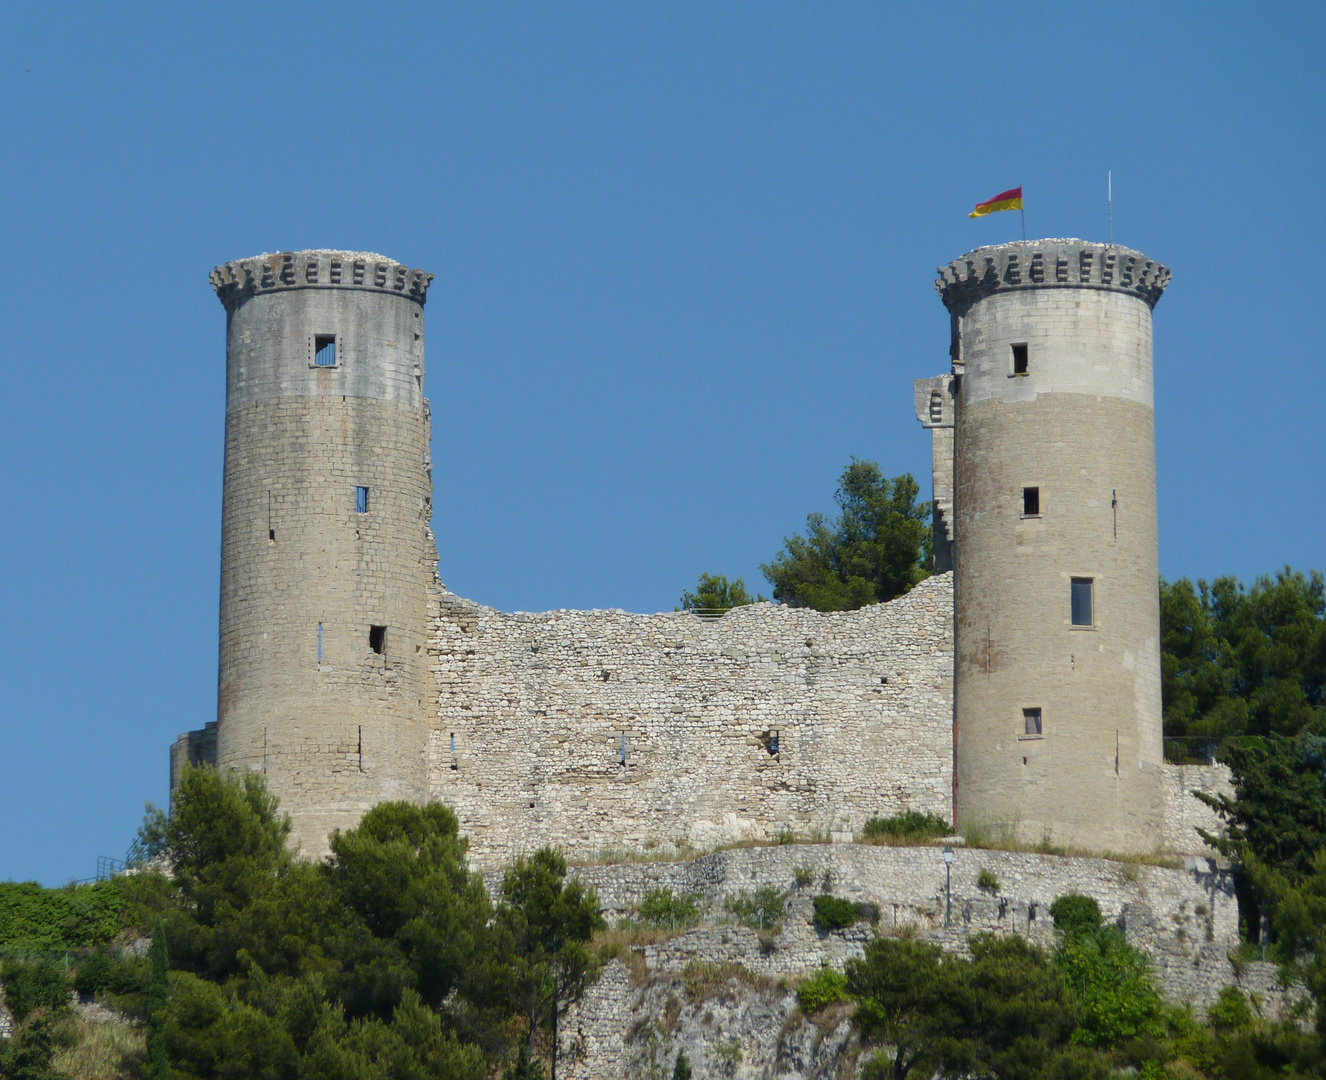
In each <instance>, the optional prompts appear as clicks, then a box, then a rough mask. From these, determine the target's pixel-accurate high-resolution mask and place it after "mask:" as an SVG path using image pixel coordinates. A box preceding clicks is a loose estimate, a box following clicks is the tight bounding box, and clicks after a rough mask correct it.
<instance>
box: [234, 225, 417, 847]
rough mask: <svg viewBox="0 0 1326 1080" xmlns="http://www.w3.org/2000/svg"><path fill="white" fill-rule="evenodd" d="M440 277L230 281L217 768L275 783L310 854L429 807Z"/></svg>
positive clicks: (360, 265)
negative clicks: (381, 807) (356, 828)
mask: <svg viewBox="0 0 1326 1080" xmlns="http://www.w3.org/2000/svg"><path fill="white" fill-rule="evenodd" d="M431 280H432V275H431V274H425V273H423V272H422V271H419V270H411V269H409V268H407V267H405V266H402V265H400V264H399V263H396V262H393V261H391V260H390V259H385V258H383V257H382V256H380V255H371V254H366V253H363V252H354V251H300V252H293V253H282V254H278V255H261V256H258V257H257V258H253V259H242V260H240V261H238V262H230V263H226V264H225V265H224V266H219V267H217V268H216V269H215V270H214V271H213V272H212V275H211V281H212V285H213V287H214V288H215V289H216V292H217V295H218V296H219V297H220V299H221V302H222V303H223V304H224V305H225V309H226V460H225V481H224V492H223V496H222V519H221V649H220V653H221V655H220V676H219V687H218V695H217V751H216V756H217V764H218V765H219V766H220V767H221V768H233V769H252V770H255V771H261V772H263V773H265V774H266V776H267V780H268V784H269V786H270V788H271V790H272V791H273V792H274V793H275V794H277V795H278V796H280V798H281V804H282V808H283V809H284V810H286V811H288V812H289V813H290V815H291V817H292V818H293V821H294V839H295V840H297V841H298V842H299V843H300V845H301V847H302V850H303V851H304V853H305V854H308V855H312V856H320V855H322V854H325V852H326V851H327V834H328V833H329V831H330V830H332V829H334V828H338V827H339V828H346V827H349V826H351V825H353V824H354V823H355V822H356V821H357V820H358V818H359V816H360V815H361V814H362V813H363V812H364V811H365V810H366V809H368V808H369V807H370V806H372V805H373V804H374V803H376V802H379V801H381V800H383V799H394V798H401V799H412V800H422V799H423V798H424V797H425V795H426V783H425V769H424V752H425V743H426V722H425V714H426V709H425V704H426V701H427V699H428V696H429V695H428V691H427V681H428V677H429V675H428V667H427V649H426V647H425V641H426V632H427V626H428V610H429V592H430V587H431V584H432V582H433V580H434V578H435V575H436V567H437V554H436V549H435V545H434V541H433V534H432V531H431V529H430V526H429V519H430V517H431V516H432V462H431V461H430V459H429V427H430V420H429V409H428V403H427V401H426V400H425V399H424V394H423V378H424V299H425V294H426V292H427V289H428V284H429V282H430V281H431Z"/></svg>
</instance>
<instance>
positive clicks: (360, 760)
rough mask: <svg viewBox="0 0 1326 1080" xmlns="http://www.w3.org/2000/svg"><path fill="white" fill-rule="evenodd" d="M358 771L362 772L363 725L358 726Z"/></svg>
mask: <svg viewBox="0 0 1326 1080" xmlns="http://www.w3.org/2000/svg"><path fill="white" fill-rule="evenodd" d="M359 771H360V772H363V771H364V725H363V724H360V725H359Z"/></svg>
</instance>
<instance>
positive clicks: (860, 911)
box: [856, 900, 879, 926]
mask: <svg viewBox="0 0 1326 1080" xmlns="http://www.w3.org/2000/svg"><path fill="white" fill-rule="evenodd" d="M856 919H857V922H868V923H870V925H871V926H878V925H879V905H878V904H875V903H872V902H870V901H868V900H865V901H862V902H861V903H859V904H857V905H856Z"/></svg>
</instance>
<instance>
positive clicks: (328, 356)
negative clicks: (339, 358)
mask: <svg viewBox="0 0 1326 1080" xmlns="http://www.w3.org/2000/svg"><path fill="white" fill-rule="evenodd" d="M313 363H314V364H315V365H316V366H317V367H335V366H336V335H335V334H317V335H315V336H314V338H313Z"/></svg>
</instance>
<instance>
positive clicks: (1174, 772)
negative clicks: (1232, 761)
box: [1164, 762, 1234, 854]
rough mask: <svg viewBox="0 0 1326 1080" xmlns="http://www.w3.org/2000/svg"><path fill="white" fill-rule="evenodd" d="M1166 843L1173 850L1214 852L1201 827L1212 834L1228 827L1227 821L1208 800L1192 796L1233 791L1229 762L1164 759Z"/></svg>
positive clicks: (1196, 852)
mask: <svg viewBox="0 0 1326 1080" xmlns="http://www.w3.org/2000/svg"><path fill="white" fill-rule="evenodd" d="M1164 776H1165V847H1166V848H1167V849H1168V850H1170V851H1181V852H1188V853H1192V854H1199V853H1203V852H1205V853H1207V854H1215V853H1214V852H1213V851H1211V849H1210V848H1208V847H1207V846H1206V844H1205V842H1204V841H1203V840H1202V838H1201V837H1200V836H1198V835H1197V830H1198V829H1199V828H1201V829H1205V830H1206V831H1207V832H1209V833H1210V834H1211V835H1212V836H1219V835H1220V834H1221V833H1223V832H1224V831H1225V823H1224V822H1223V821H1222V820H1221V819H1220V817H1219V815H1218V814H1216V812H1215V811H1214V810H1212V809H1211V808H1210V807H1209V806H1207V805H1206V803H1204V802H1201V801H1200V800H1198V799H1196V798H1194V797H1193V792H1194V791H1200V792H1203V793H1204V794H1207V795H1233V794H1234V779H1233V774H1232V773H1230V771H1229V766H1227V765H1171V764H1169V763H1168V762H1166V763H1165V772H1164Z"/></svg>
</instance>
